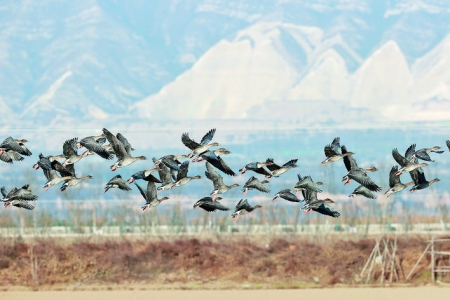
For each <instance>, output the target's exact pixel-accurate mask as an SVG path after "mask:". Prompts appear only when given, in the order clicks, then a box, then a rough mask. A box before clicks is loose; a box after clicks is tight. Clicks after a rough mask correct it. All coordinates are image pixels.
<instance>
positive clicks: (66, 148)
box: [63, 138, 78, 159]
mask: <svg viewBox="0 0 450 300" xmlns="http://www.w3.org/2000/svg"><path fill="white" fill-rule="evenodd" d="M77 142H78V138H73V139H70V140H66V141H65V142H64V144H63V154H64V157H65V158H66V159H67V158H69V157H71V156H72V155H77V147H76V144H77Z"/></svg>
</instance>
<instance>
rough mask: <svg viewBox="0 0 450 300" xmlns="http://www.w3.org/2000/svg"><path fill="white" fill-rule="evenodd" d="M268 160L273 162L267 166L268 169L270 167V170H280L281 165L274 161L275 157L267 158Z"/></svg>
mask: <svg viewBox="0 0 450 300" xmlns="http://www.w3.org/2000/svg"><path fill="white" fill-rule="evenodd" d="M266 162H268V163H271V164H269V165H267V166H266V167H267V169H269V170H270V171H275V170H278V169H279V168H280V166H279V165H277V164H276V163H274V162H273V158H268V159H266Z"/></svg>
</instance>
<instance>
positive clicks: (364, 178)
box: [347, 169, 381, 192]
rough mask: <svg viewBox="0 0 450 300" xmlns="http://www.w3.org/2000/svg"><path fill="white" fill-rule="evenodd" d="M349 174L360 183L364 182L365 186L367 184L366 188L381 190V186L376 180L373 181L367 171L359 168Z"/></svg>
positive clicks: (374, 190) (375, 190)
mask: <svg viewBox="0 0 450 300" xmlns="http://www.w3.org/2000/svg"><path fill="white" fill-rule="evenodd" d="M347 176H348V177H350V178H351V179H353V180H355V181H356V182H358V183H359V184H362V185H363V186H365V187H366V188H368V189H369V190H371V191H373V192H379V191H380V190H381V187H379V186H378V185H377V184H376V183H375V182H373V181H372V179H370V177H369V176H368V175H367V174H366V173H364V172H363V171H361V170H359V169H356V170H352V171H350V172H349V173H348V174H347Z"/></svg>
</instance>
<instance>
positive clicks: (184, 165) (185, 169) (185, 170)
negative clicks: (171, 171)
mask: <svg viewBox="0 0 450 300" xmlns="http://www.w3.org/2000/svg"><path fill="white" fill-rule="evenodd" d="M188 171H189V161H188V160H186V161H184V162H183V163H182V164H181V165H180V170H179V171H178V174H177V181H178V180H180V179H182V178H184V177H186V176H187V173H188Z"/></svg>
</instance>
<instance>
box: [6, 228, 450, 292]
mask: <svg viewBox="0 0 450 300" xmlns="http://www.w3.org/2000/svg"><path fill="white" fill-rule="evenodd" d="M427 241H428V239H427V238H422V237H419V236H416V237H411V236H403V237H399V238H398V247H399V251H398V253H397V255H398V258H399V261H400V264H401V267H402V268H403V269H404V272H405V273H407V272H409V270H410V269H411V268H412V266H413V265H414V263H415V262H416V261H417V259H418V257H419V256H420V254H421V253H422V252H423V250H424V249H425V247H426V244H427ZM374 245H375V240H373V239H361V240H357V241H353V240H349V239H345V240H344V239H339V238H338V237H336V238H334V239H323V240H317V241H312V240H311V239H306V238H301V237H298V238H297V237H296V238H291V239H284V238H275V239H272V240H271V241H270V242H268V243H264V242H261V241H251V240H248V239H244V238H234V239H229V240H225V241H223V240H222V241H218V240H211V239H205V240H199V239H179V240H173V241H148V240H133V241H130V240H126V239H115V240H113V239H111V240H107V241H101V242H91V241H79V242H70V243H67V242H64V241H60V240H56V239H53V240H49V239H43V240H34V241H29V242H23V241H17V240H5V239H4V240H2V243H1V244H0V278H1V281H0V285H2V286H8V285H14V286H17V285H19V286H20V285H21V286H37V285H39V286H42V285H61V284H83V285H95V284H97V285H99V284H126V283H152V284H159V285H166V284H177V285H180V284H181V285H191V286H192V285H193V286H195V285H199V286H200V285H201V286H207V285H208V284H212V285H214V286H217V284H218V283H220V282H227V284H228V285H229V283H232V284H233V283H235V284H236V286H240V285H242V284H245V283H247V284H251V285H254V286H258V285H263V286H271V287H278V288H283V287H301V286H310V285H319V286H328V285H335V284H355V283H360V279H359V277H358V276H357V274H359V273H360V272H361V269H362V267H363V266H364V264H365V262H366V260H367V258H368V256H369V254H370V253H371V251H372V248H373V246H374ZM449 248H450V247H448V246H447V247H446V248H445V249H446V250H450V249H449ZM443 249H444V248H443ZM32 262H33V263H34V264H33V263H32ZM429 263H430V257H429V256H427V257H425V259H424V260H423V261H422V263H421V264H420V266H419V268H418V269H417V272H416V273H415V275H414V276H413V278H412V281H413V282H415V283H421V282H429V271H428V270H427V269H426V267H427V266H428V265H429ZM379 276H381V274H379V272H378V273H377V272H375V274H374V278H373V279H374V280H379Z"/></svg>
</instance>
